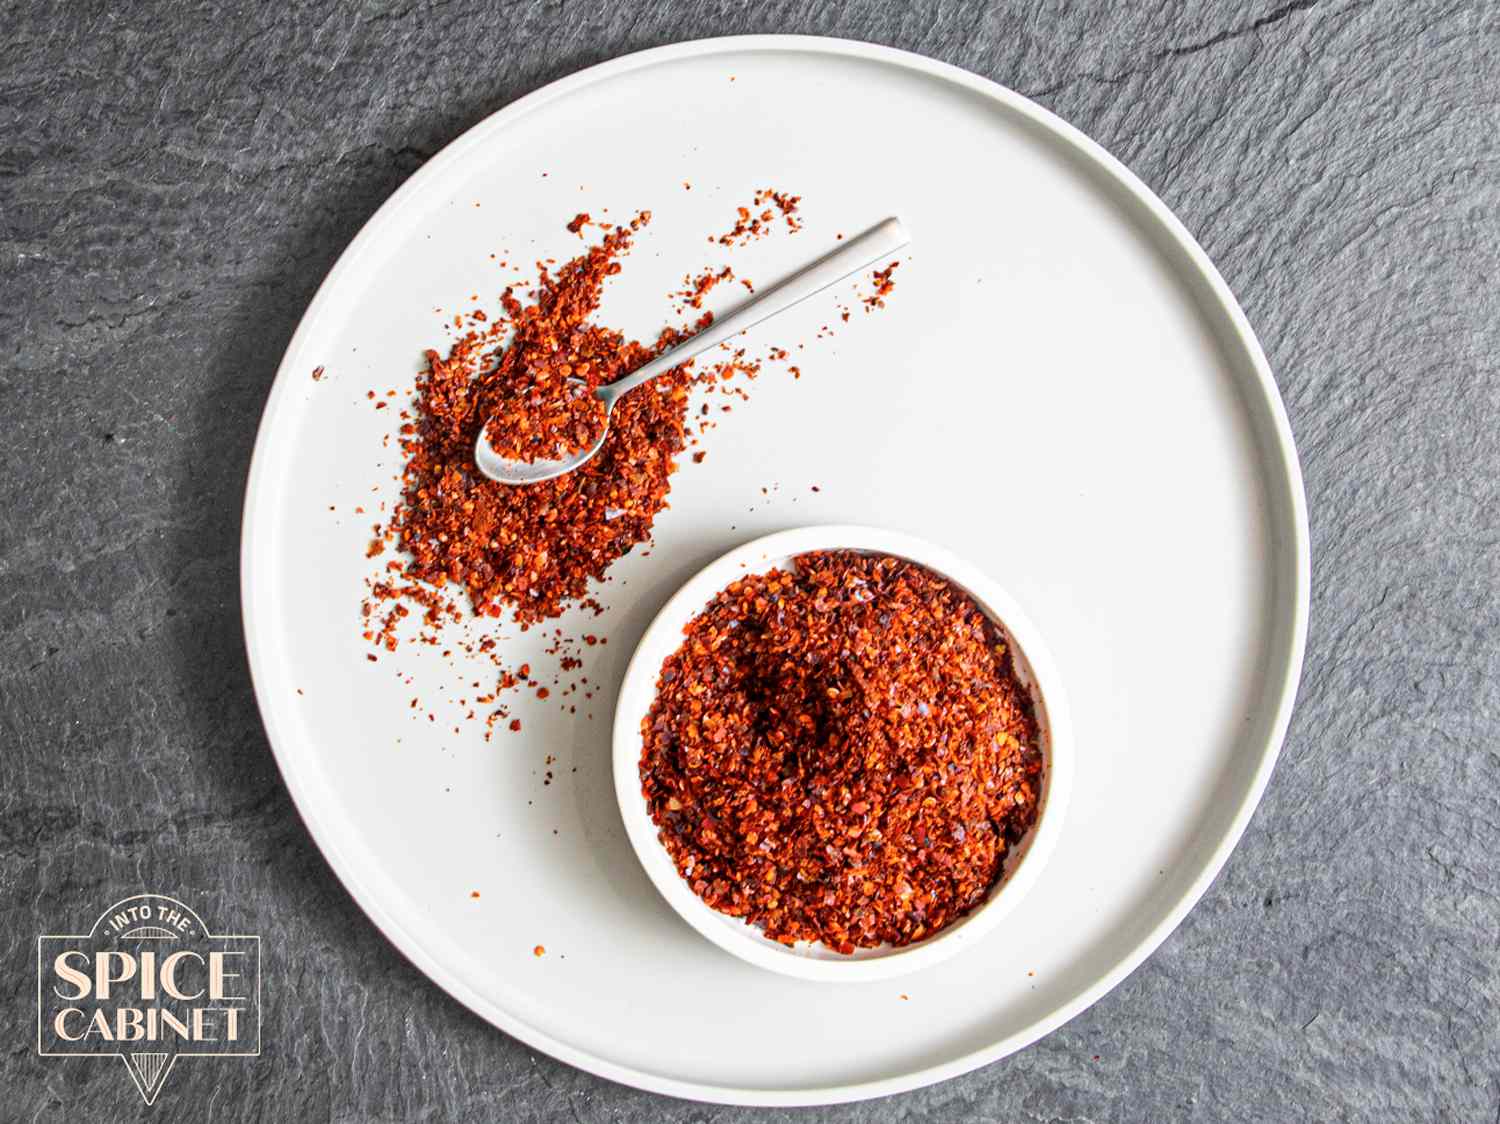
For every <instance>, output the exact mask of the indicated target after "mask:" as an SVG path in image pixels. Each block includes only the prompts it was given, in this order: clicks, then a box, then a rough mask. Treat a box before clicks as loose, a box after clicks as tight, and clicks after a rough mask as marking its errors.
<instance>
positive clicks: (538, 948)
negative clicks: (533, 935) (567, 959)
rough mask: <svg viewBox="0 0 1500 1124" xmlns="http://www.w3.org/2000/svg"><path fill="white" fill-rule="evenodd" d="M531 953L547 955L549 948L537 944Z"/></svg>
mask: <svg viewBox="0 0 1500 1124" xmlns="http://www.w3.org/2000/svg"><path fill="white" fill-rule="evenodd" d="M531 955H533V956H546V955H547V950H546V948H545V947H544V946H542V945H537V946H536V947H535V948H534V949H532V950H531Z"/></svg>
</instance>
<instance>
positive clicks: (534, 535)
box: [389, 211, 707, 626]
mask: <svg viewBox="0 0 1500 1124" xmlns="http://www.w3.org/2000/svg"><path fill="white" fill-rule="evenodd" d="M650 217H651V216H650V212H649V211H643V212H642V213H641V214H640V215H638V216H636V218H635V219H633V220H632V221H631V222H630V223H629V224H627V225H623V226H620V227H617V228H615V229H614V230H611V231H610V232H609V233H608V234H606V235H605V236H604V238H603V240H602V241H601V242H600V243H599V244H598V245H595V246H592V247H590V248H589V249H588V250H587V251H586V252H585V253H583V254H581V255H580V256H579V257H576V258H574V259H572V260H571V261H568V262H566V263H564V264H563V265H562V266H560V267H558V269H557V270H556V273H555V274H554V273H552V272H551V271H549V270H548V269H547V268H546V266H545V265H544V266H542V267H541V269H540V277H539V280H538V284H537V289H536V292H535V294H534V300H533V302H532V303H530V304H527V305H523V304H522V303H521V301H520V300H519V299H518V298H517V297H516V296H515V294H514V293H513V292H512V291H511V290H506V293H505V294H504V296H503V297H502V302H501V303H502V304H503V306H504V308H505V313H506V317H507V319H508V323H509V325H510V328H511V332H512V335H511V338H510V340H509V342H508V343H507V344H506V345H505V346H504V348H503V350H500V351H498V352H495V351H494V350H493V348H494V337H495V333H496V330H497V328H498V325H496V326H494V327H492V328H490V329H488V330H486V331H484V332H471V333H469V334H468V335H466V336H464V337H463V338H462V339H460V340H459V341H458V342H457V343H455V344H454V346H453V348H452V350H451V351H450V352H449V354H448V355H447V357H444V356H442V355H441V354H439V353H438V352H436V351H429V352H428V353H427V362H428V368H427V371H426V373H425V374H423V375H422V376H421V377H420V378H418V380H417V387H416V411H415V417H414V419H413V420H412V421H410V422H408V423H407V424H406V425H404V426H402V441H401V446H402V450H403V452H404V453H405V455H406V468H405V471H404V474H403V494H402V497H401V500H400V502H399V504H398V506H397V507H396V510H395V512H394V513H393V515H392V518H391V520H390V524H389V531H390V532H391V533H393V534H394V535H395V536H396V538H397V539H398V541H399V543H400V545H401V547H402V548H403V549H404V550H405V551H407V552H408V554H409V555H410V560H409V561H408V563H407V564H406V569H405V575H406V576H407V577H409V578H413V579H417V580H420V581H423V582H426V583H428V584H429V585H433V586H442V585H444V584H445V583H447V582H453V583H455V584H457V585H459V586H460V587H462V588H464V589H465V590H466V591H467V592H468V595H469V599H470V601H471V603H472V604H473V606H474V608H475V610H476V611H477V612H480V613H484V614H488V615H490V616H499V615H500V614H501V612H502V610H503V608H504V607H506V606H509V607H510V608H511V609H512V610H513V611H514V614H515V618H516V620H517V621H518V622H520V623H521V624H522V625H523V626H524V625H530V624H535V623H536V622H538V621H541V620H543V619H545V618H547V617H552V616H557V615H558V614H560V613H561V612H562V611H563V609H564V608H565V607H566V604H567V603H569V602H575V601H579V600H581V599H583V598H584V596H585V595H586V594H587V592H588V584H589V582H590V581H591V580H593V579H596V578H599V577H601V576H602V575H603V573H604V570H605V569H606V567H608V566H609V565H610V563H612V562H613V561H614V560H615V559H617V558H619V557H620V556H621V555H623V554H625V553H626V552H627V551H629V550H630V549H631V548H633V547H634V546H635V545H636V544H638V543H640V542H643V541H644V540H645V539H646V538H648V537H649V535H650V532H651V523H652V520H653V519H654V518H655V516H656V514H657V512H659V511H660V510H661V509H662V508H663V507H665V506H666V497H667V491H668V488H669V480H668V478H669V477H670V476H671V474H672V473H673V472H674V471H676V465H675V463H674V458H675V457H676V455H677V453H678V452H679V451H681V449H682V448H683V445H684V442H685V437H684V431H685V428H686V412H687V400H688V390H689V386H690V383H691V376H690V375H689V374H688V372H687V371H686V370H685V369H683V368H678V369H676V370H674V371H670V372H668V373H667V374H665V375H662V376H661V377H660V378H657V379H655V380H653V381H652V382H651V383H650V384H649V385H647V386H644V387H642V388H641V389H640V390H638V391H636V392H635V393H634V394H629V395H626V396H625V397H624V398H623V399H621V400H620V402H619V404H618V405H617V406H616V407H615V410H614V415H613V419H612V421H611V425H610V429H609V435H608V436H607V437H606V438H605V441H604V445H603V447H602V448H601V449H600V451H599V453H598V455H597V456H596V457H594V459H593V460H591V461H589V463H588V464H586V465H584V466H583V467H581V468H579V469H577V470H575V471H573V472H570V473H567V474H566V475H564V476H560V477H557V478H556V479H554V480H547V481H543V482H542V483H539V484H532V485H528V486H527V487H524V488H520V487H508V486H506V485H503V484H499V483H496V482H495V481H492V480H489V479H487V478H486V477H484V476H483V475H482V474H481V473H480V472H479V470H478V469H477V468H476V467H475V465H474V454H473V445H474V440H475V438H476V436H477V435H478V432H479V429H480V427H481V426H483V425H484V424H485V423H486V422H487V421H488V419H489V417H490V416H491V413H492V411H494V410H495V408H496V406H497V405H498V404H501V403H507V402H513V401H514V400H515V393H514V392H515V389H516V385H517V382H518V381H519V382H521V383H522V384H523V385H524V384H525V380H528V379H534V378H535V373H536V372H538V371H542V370H548V371H554V372H556V373H557V374H558V375H562V372H563V371H564V370H565V369H566V370H567V372H568V376H567V377H572V378H576V379H579V380H580V381H581V382H582V383H583V384H584V386H585V387H586V389H587V390H588V391H589V392H590V394H592V391H593V390H594V389H595V388H596V387H598V386H600V385H602V384H603V383H607V382H612V381H614V380H615V379H617V378H620V377H621V376H622V375H625V374H628V373H629V372H631V371H633V370H635V369H636V368H637V367H639V366H641V365H642V364H643V363H645V362H647V361H648V360H649V359H650V358H651V357H652V356H654V355H656V354H657V353H658V352H660V351H661V350H663V349H664V348H666V347H668V346H670V345H671V344H672V343H673V342H675V341H676V340H677V339H678V338H680V335H681V334H680V333H677V332H673V331H667V332H664V333H663V334H662V336H661V338H660V339H659V340H658V341H657V343H656V345H655V346H654V347H646V346H644V345H642V344H640V343H637V342H635V341H633V340H627V339H625V338H624V336H623V335H621V334H620V333H619V332H616V331H613V330H611V329H609V328H603V327H600V326H598V325H596V324H592V323H590V322H589V317H590V316H591V315H592V313H593V312H594V311H595V310H596V309H597V307H598V304H599V298H600V295H601V292H602V289H603V285H604V281H605V279H606V278H608V277H611V276H613V275H615V274H616V273H618V272H619V271H620V263H619V261H618V260H617V259H618V257H619V256H620V255H621V254H622V253H623V252H625V251H626V250H627V249H628V248H629V246H630V243H631V238H632V236H633V235H634V234H635V233H636V232H637V231H638V230H639V229H640V228H641V227H642V226H644V225H645V224H646V223H647V222H649V221H650ZM706 316H707V314H705V317H706ZM706 322H707V320H706V319H705V320H700V325H699V326H701V325H702V324H704V323H706Z"/></svg>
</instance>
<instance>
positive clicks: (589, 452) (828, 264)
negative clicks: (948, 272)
mask: <svg viewBox="0 0 1500 1124" xmlns="http://www.w3.org/2000/svg"><path fill="white" fill-rule="evenodd" d="M910 241H911V237H910V235H908V234H907V233H906V227H904V226H902V225H901V220H900V219H897V218H889V219H886V220H885V221H884V222H882V223H881V224H880V225H878V226H876V227H875V228H873V229H872V230H869V231H866V232H865V233H864V234H861V235H860V236H859V237H858V238H851V239H850V240H849V241H848V242H846V243H844V244H843V245H842V246H840V247H839V248H838V249H836V250H834V251H833V252H832V253H829V254H825V255H824V256H823V257H821V258H819V259H818V260H817V261H815V262H813V263H812V264H811V265H809V266H807V267H806V268H805V269H802V270H800V271H798V272H797V273H794V274H792V275H791V276H790V277H788V278H787V279H786V280H785V281H783V282H781V283H780V284H779V285H776V286H774V287H773V288H770V289H767V290H766V291H765V292H763V293H761V294H760V295H759V296H757V297H755V298H754V299H753V300H749V301H746V302H745V303H744V304H742V305H741V306H740V307H739V308H737V309H735V310H734V311H733V312H731V313H730V314H729V315H728V316H725V317H723V318H722V319H719V320H715V321H714V322H713V323H712V324H710V325H709V326H708V327H707V328H704V329H703V331H701V332H699V333H698V334H697V335H695V336H693V337H692V338H691V339H687V340H684V341H683V342H682V343H680V344H678V345H677V346H676V347H674V348H672V349H671V350H670V351H666V352H663V353H662V354H661V355H658V356H657V357H656V358H655V359H653V360H652V361H651V362H649V363H647V364H646V365H645V366H644V367H641V368H640V369H639V370H636V371H633V372H631V373H630V374H628V375H626V376H625V377H624V378H623V379H618V380H616V381H615V382H612V383H607V384H606V385H604V386H601V387H599V388H598V389H597V390H596V391H594V394H595V395H596V396H597V397H598V399H599V401H601V402H603V403H604V412H605V420H604V425H602V426H601V427H600V429H599V436H598V438H597V439H596V440H595V441H594V443H593V444H592V445H591V446H589V447H588V448H587V449H584V450H582V451H580V452H577V453H574V454H572V455H571V456H568V457H563V458H561V459H559V460H545V461H542V460H539V461H531V462H529V463H528V462H526V461H519V460H512V459H510V458H509V457H502V456H501V455H500V454H499V453H497V452H495V450H494V449H493V448H491V447H490V443H489V442H488V441H487V440H485V436H484V430H483V429H481V430H480V431H479V439H478V440H477V441H476V442H475V443H474V463H475V464H477V465H478V466H479V471H480V472H482V473H484V474H485V475H486V476H488V477H489V478H490V479H491V480H498V481H500V483H502V484H537V483H540V482H541V481H543V480H551V479H552V478H553V477H554V476H561V475H562V474H563V473H565V472H572V471H573V470H574V469H575V468H577V467H578V466H579V465H581V464H585V463H586V462H587V461H588V460H589V458H591V457H592V456H593V455H594V454H595V453H597V452H598V451H599V449H600V448H601V447H602V446H603V444H604V438H605V437H606V436H607V435H608V433H609V414H610V412H611V411H612V410H613V409H614V407H615V403H616V402H618V401H619V400H620V399H621V398H622V397H624V396H625V395H627V394H629V393H630V392H631V391H632V390H634V389H635V388H636V387H638V386H640V385H641V384H642V383H645V382H649V381H650V380H652V379H654V378H656V376H657V375H664V374H666V373H667V372H668V371H670V370H672V368H674V367H680V366H681V365H682V364H684V363H686V362H687V361H688V360H689V359H692V358H695V357H696V356H699V355H702V354H703V353H704V352H705V351H708V350H709V349H710V348H714V347H717V346H719V344H721V343H723V342H724V341H725V340H727V339H730V338H732V337H734V336H737V335H739V334H740V333H741V332H743V331H745V330H746V329H747V328H752V327H754V326H755V325H756V324H759V323H760V322H761V321H762V320H769V319H770V318H771V317H772V316H775V315H776V314H777V313H778V312H785V311H786V310H787V309H789V308H791V307H792V306H793V305H795V304H800V303H802V302H803V301H805V300H806V299H807V298H808V297H810V296H812V295H813V294H815V293H819V292H822V291H823V290H824V289H826V288H828V286H830V285H832V284H834V283H836V282H838V281H842V280H843V279H844V278H845V277H848V276H849V275H850V274H851V273H857V272H858V271H859V270H861V269H863V268H864V267H865V266H867V265H869V264H870V263H872V262H874V261H877V260H878V259H880V258H883V257H885V256H886V255H887V254H890V253H893V252H895V251H896V250H899V249H901V247H902V246H905V245H906V244H907V243H908V242H910ZM574 381H577V380H574Z"/></svg>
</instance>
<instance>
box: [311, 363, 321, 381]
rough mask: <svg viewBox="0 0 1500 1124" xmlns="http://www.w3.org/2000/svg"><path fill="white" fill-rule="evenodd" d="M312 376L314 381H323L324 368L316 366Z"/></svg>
mask: <svg viewBox="0 0 1500 1124" xmlns="http://www.w3.org/2000/svg"><path fill="white" fill-rule="evenodd" d="M312 377H313V382H321V381H322V379H323V368H322V367H321V366H318V367H314V368H313V373H312Z"/></svg>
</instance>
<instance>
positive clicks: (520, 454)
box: [484, 348, 609, 464]
mask: <svg viewBox="0 0 1500 1124" xmlns="http://www.w3.org/2000/svg"><path fill="white" fill-rule="evenodd" d="M514 354H515V348H511V349H509V350H508V351H506V352H505V356H504V358H503V359H502V361H501V362H502V365H503V364H504V363H505V362H506V361H508V360H510V358H511V356H513V355H514ZM580 366H581V367H583V368H585V370H586V369H587V367H588V363H587V362H585V363H582V364H580ZM502 377H505V376H502ZM486 413H487V414H488V415H489V420H488V421H487V422H486V424H485V430H484V432H485V438H486V440H487V441H488V442H489V444H490V448H492V449H494V450H495V452H497V453H499V454H500V455H501V456H502V457H509V458H511V459H512V460H518V461H524V462H525V463H527V464H531V463H532V462H534V461H539V460H557V459H559V458H561V457H566V456H569V455H571V454H573V453H576V452H581V451H582V450H584V449H587V448H589V447H590V446H592V445H593V443H594V442H595V441H597V440H598V439H599V434H600V433H601V432H603V430H604V427H605V425H606V424H608V420H609V419H608V412H607V411H606V410H605V408H604V403H603V402H601V401H599V399H598V398H597V397H595V395H594V394H593V392H592V391H591V390H589V388H588V386H587V385H586V384H584V383H583V382H582V381H580V380H579V378H577V377H576V376H574V373H573V366H572V365H571V364H570V363H568V362H566V361H560V362H548V361H545V360H544V361H542V362H540V363H537V364H536V365H535V366H534V367H531V368H529V369H527V368H523V369H522V370H521V371H520V372H518V373H517V374H516V375H515V376H514V383H513V384H512V385H506V386H504V388H503V390H497V391H495V392H494V393H493V394H492V396H491V398H490V401H489V403H488V405H487V409H486Z"/></svg>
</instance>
